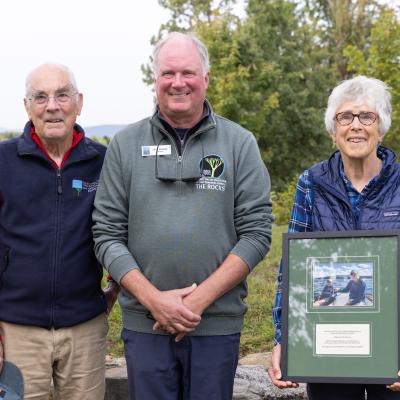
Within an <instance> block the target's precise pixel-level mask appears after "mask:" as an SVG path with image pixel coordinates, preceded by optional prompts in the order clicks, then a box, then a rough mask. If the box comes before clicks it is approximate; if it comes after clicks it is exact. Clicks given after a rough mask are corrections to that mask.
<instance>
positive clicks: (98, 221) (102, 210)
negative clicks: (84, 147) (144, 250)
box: [93, 137, 139, 283]
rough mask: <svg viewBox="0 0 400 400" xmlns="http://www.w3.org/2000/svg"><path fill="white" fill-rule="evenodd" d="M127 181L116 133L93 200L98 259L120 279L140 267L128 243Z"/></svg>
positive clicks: (95, 248) (95, 247)
mask: <svg viewBox="0 0 400 400" xmlns="http://www.w3.org/2000/svg"><path fill="white" fill-rule="evenodd" d="M124 178H125V179H124ZM127 181H128V180H127V179H126V177H125V176H124V174H123V168H122V162H121V152H120V148H119V145H118V140H117V137H115V138H114V140H112V142H111V143H110V145H109V147H108V149H107V153H106V157H105V159H104V164H103V169H102V171H101V175H100V183H99V187H98V189H97V193H96V197H95V201H94V211H93V223H94V225H93V238H94V250H95V253H96V257H97V259H98V260H99V262H100V263H101V264H102V265H103V266H104V267H105V268H106V269H107V271H108V272H109V273H110V274H111V276H112V277H113V279H114V280H115V281H117V282H118V283H119V282H120V281H121V279H122V277H123V276H124V275H125V274H126V273H127V272H129V271H130V270H132V269H135V268H139V266H138V263H137V262H136V260H135V258H134V257H133V255H132V254H131V252H130V251H129V250H128V247H127V242H128V217H129V198H128V196H129V195H128V193H129V192H128V188H127V186H126V182H127Z"/></svg>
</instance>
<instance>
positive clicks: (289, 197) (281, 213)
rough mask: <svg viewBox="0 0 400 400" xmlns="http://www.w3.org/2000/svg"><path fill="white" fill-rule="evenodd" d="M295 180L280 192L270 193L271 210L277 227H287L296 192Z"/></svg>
mask: <svg viewBox="0 0 400 400" xmlns="http://www.w3.org/2000/svg"><path fill="white" fill-rule="evenodd" d="M296 185H297V178H293V179H292V181H291V182H290V183H289V184H288V185H287V186H286V189H285V190H283V191H281V192H272V193H271V198H272V210H273V214H274V217H275V223H276V224H277V225H285V226H286V225H288V224H289V219H290V212H291V211H292V206H293V199H294V194H295V192H296Z"/></svg>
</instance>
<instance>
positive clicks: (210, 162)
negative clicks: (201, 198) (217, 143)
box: [200, 154, 224, 178]
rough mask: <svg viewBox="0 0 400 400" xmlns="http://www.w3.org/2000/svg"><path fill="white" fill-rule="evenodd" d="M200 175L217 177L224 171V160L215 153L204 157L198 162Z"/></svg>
mask: <svg viewBox="0 0 400 400" xmlns="http://www.w3.org/2000/svg"><path fill="white" fill-rule="evenodd" d="M200 167H201V171H202V175H203V176H205V177H208V178H218V177H220V176H221V175H222V173H223V172H224V161H223V159H222V158H221V157H220V156H217V155H215V154H213V155H209V156H207V157H204V158H203V159H202V160H201V163H200Z"/></svg>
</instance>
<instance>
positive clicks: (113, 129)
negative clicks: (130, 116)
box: [84, 125, 126, 138]
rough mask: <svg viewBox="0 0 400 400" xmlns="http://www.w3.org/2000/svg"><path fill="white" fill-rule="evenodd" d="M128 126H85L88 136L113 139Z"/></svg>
mask: <svg viewBox="0 0 400 400" xmlns="http://www.w3.org/2000/svg"><path fill="white" fill-rule="evenodd" d="M125 126H126V125H96V126H85V127H84V129H85V134H86V136H89V137H90V136H108V137H110V138H111V137H113V136H114V135H115V134H116V133H117V132H118V131H120V130H121V129H123V128H125Z"/></svg>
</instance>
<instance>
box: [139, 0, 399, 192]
mask: <svg viewBox="0 0 400 400" xmlns="http://www.w3.org/2000/svg"><path fill="white" fill-rule="evenodd" d="M159 3H160V4H161V5H162V6H163V7H165V8H167V9H168V10H169V11H171V20H170V21H168V22H167V23H166V24H165V25H163V26H162V27H161V29H160V31H159V32H158V35H157V36H155V37H153V39H152V40H153V43H154V41H156V40H157V39H158V38H160V37H162V36H163V35H164V34H165V33H166V32H169V31H171V30H179V31H193V32H195V33H196V34H197V35H198V36H199V37H200V38H201V39H202V40H203V41H204V43H205V44H206V45H207V47H208V49H209V53H210V60H211V76H210V86H209V89H208V91H207V97H208V99H209V100H210V102H211V104H212V105H213V107H214V110H215V111H216V112H217V113H218V114H221V115H223V116H225V117H227V118H229V119H231V120H233V121H236V122H238V123H239V124H241V125H243V126H244V127H246V128H247V129H249V130H250V131H252V132H253V133H254V134H255V136H256V137H257V139H258V143H259V146H260V149H261V155H262V157H263V159H264V161H265V163H266V165H267V167H268V170H269V172H270V174H271V180H272V184H273V188H274V190H275V191H278V192H279V191H283V190H284V189H285V187H286V185H287V184H288V183H289V182H290V181H291V180H292V179H293V177H295V176H297V175H298V174H299V173H300V172H301V171H302V170H304V169H306V168H308V167H309V166H310V165H312V164H314V163H316V162H318V161H320V160H322V159H325V158H326V157H327V156H328V155H329V153H330V152H331V141H330V140H329V137H328V135H327V134H326V132H325V128H324V125H323V115H324V112H325V107H326V103H327V98H328V95H329V93H330V92H331V90H332V89H333V87H334V86H336V84H337V83H338V81H340V80H342V79H346V78H348V77H349V76H350V75H351V73H353V72H357V73H359V71H358V70H356V66H357V59H356V58H357V57H358V60H372V58H373V57H372V53H371V52H374V51H375V52H374V53H373V54H374V57H375V59H374V61H373V62H372V61H371V62H370V64H371V63H372V64H376V68H375V69H371V68H369V71H371V73H370V75H374V76H377V77H378V78H379V77H381V79H384V80H385V81H387V82H388V83H389V84H391V85H392V86H393V87H394V88H397V87H398V86H399V85H400V84H399V83H398V82H400V80H399V79H398V78H399V76H398V71H397V68H398V60H397V59H396V55H398V54H400V53H399V49H398V47H397V46H398V41H397V42H396V40H395V38H397V35H398V29H397V26H398V17H397V16H396V14H395V12H394V11H393V10H390V9H388V8H387V7H384V6H382V5H379V3H378V1H377V0H306V1H302V2H299V1H295V0H248V1H247V2H246V17H245V18H242V19H240V18H238V17H237V16H235V15H234V14H233V13H232V9H231V8H232V6H233V5H234V3H235V2H234V1H229V0H225V1H222V0H220V1H211V0H160V1H159ZM388 11H389V12H391V16H390V17H389V16H385V15H386V14H385V13H386V12H388ZM382 18H383V20H382ZM348 46H352V47H351V51H350V53H351V54H353V57H354V58H351V57H350V55H351V54H350V53H349V50H348V48H349V47H348ZM390 46H393V48H392V49H390ZM374 49H375V50H374ZM382 50H383V54H381V53H382ZM382 58H385V60H386V61H387V62H385V63H382ZM389 61H390V62H389ZM361 66H362V63H361V64H360V65H359V68H361ZM379 68H380V69H381V70H379ZM143 72H144V75H145V81H146V82H147V83H148V84H150V83H152V81H153V77H152V75H151V69H150V67H149V65H147V66H146V67H143ZM396 90H397V89H396ZM399 101H400V99H398V92H397V91H395V90H394V91H393V105H394V110H396V111H395V115H394V121H397V118H398V117H397V114H398V113H399V112H400V111H398V110H399V109H400V107H396V105H397V104H398V102H399ZM396 137H397V135H396V134H395V133H394V132H392V133H390V134H389V135H388V138H387V143H388V144H390V145H393V146H394V147H395V146H396V145H397V143H400V141H398V140H395V138H396ZM397 146H400V144H398V145H397Z"/></svg>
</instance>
